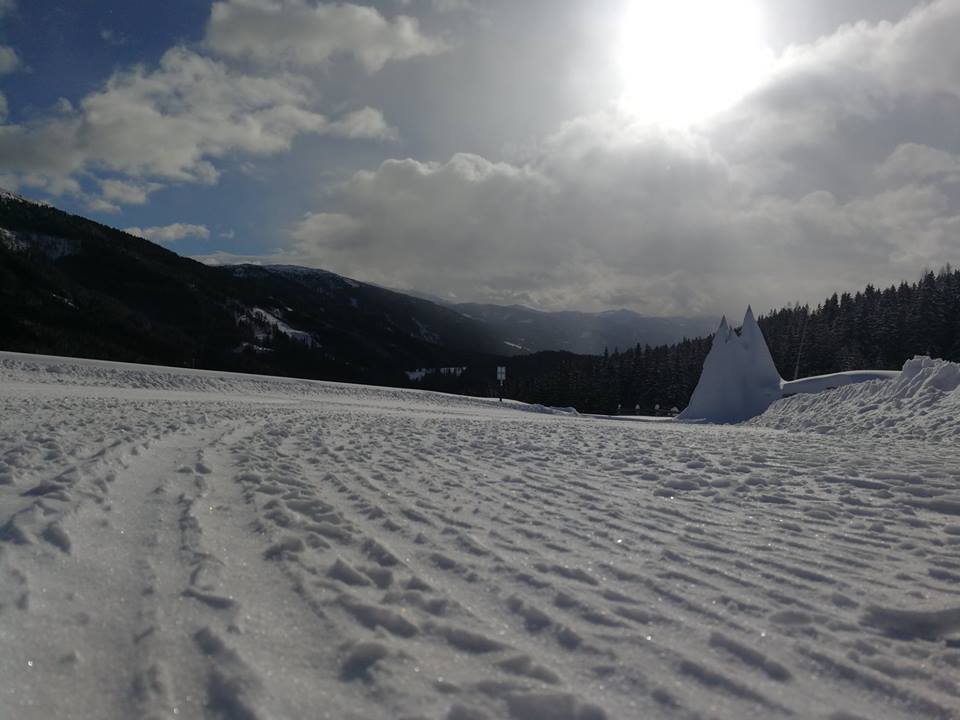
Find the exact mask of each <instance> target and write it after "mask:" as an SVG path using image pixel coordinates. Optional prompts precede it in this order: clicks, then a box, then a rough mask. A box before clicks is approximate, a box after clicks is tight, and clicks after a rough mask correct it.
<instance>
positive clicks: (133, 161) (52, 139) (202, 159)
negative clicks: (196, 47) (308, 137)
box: [0, 47, 396, 202]
mask: <svg viewBox="0 0 960 720" xmlns="http://www.w3.org/2000/svg"><path fill="white" fill-rule="evenodd" d="M305 133H313V134H321V135H323V134H327V135H336V136H342V137H350V138H368V139H376V140H379V139H389V138H391V137H393V136H395V133H396V131H395V130H393V129H392V128H390V127H389V126H388V125H387V124H386V122H385V121H384V119H383V116H382V115H381V114H380V113H379V111H377V110H373V109H371V108H364V109H362V110H359V111H355V112H352V113H347V114H346V115H344V116H343V117H342V118H340V119H337V120H333V121H331V120H329V119H328V118H327V117H326V116H325V115H324V114H322V113H321V112H320V111H319V110H318V109H317V108H316V105H315V92H314V89H313V86H312V84H311V83H310V82H309V81H308V80H306V79H305V78H302V77H299V76H296V75H292V74H289V73H277V74H274V75H271V76H257V75H248V74H243V73H239V72H236V71H234V70H231V69H230V68H228V67H227V66H226V65H225V64H224V63H221V62H219V61H216V60H213V59H210V58H208V57H204V56H203V55H199V54H197V53H195V52H193V51H191V50H188V49H186V48H182V47H178V48H173V49H171V50H169V51H167V52H166V53H165V54H164V56H163V57H162V59H161V61H160V66H159V67H158V68H157V69H155V70H153V71H149V70H147V69H146V68H144V67H142V66H136V67H133V68H131V69H129V70H123V71H118V72H116V73H114V75H113V76H111V78H110V79H109V80H108V81H107V83H106V85H105V86H104V87H103V88H102V89H100V90H98V91H96V92H93V93H90V94H89V95H87V96H86V97H84V98H83V99H82V100H81V101H80V103H79V107H78V108H77V109H76V110H75V111H71V110H70V108H69V106H58V114H57V115H53V116H49V117H46V118H43V119H41V120H39V121H37V122H35V123H32V124H29V125H6V126H0V155H2V156H3V157H4V164H5V169H6V170H8V171H11V172H18V173H20V174H21V176H22V180H23V183H24V184H26V185H34V186H38V187H43V188H44V189H46V190H48V191H49V192H52V193H60V192H79V185H78V184H77V182H76V177H77V176H79V175H81V174H83V173H86V172H91V171H93V172H97V171H109V172H112V173H115V174H119V175H122V176H125V178H126V180H125V181H124V182H123V184H122V185H121V184H117V183H113V182H110V181H106V182H104V183H103V187H104V189H105V191H107V192H111V193H112V195H105V196H104V198H105V199H106V200H108V201H120V202H140V200H141V198H142V197H144V196H143V194H142V193H141V192H140V191H133V192H131V188H147V187H149V188H151V189H153V190H155V189H157V187H159V186H158V185H156V184H149V183H146V182H145V181H146V180H152V181H156V182H167V183H169V182H192V183H206V184H211V183H215V182H216V181H217V179H218V176H219V170H218V169H217V167H216V165H215V164H214V162H215V161H216V160H218V159H220V158H223V157H225V156H227V155H230V154H246V155H273V154H277V153H282V152H285V151H287V150H289V148H290V146H291V143H292V142H293V140H294V138H296V137H297V136H298V135H302V134H305Z"/></svg>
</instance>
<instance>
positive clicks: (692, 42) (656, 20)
mask: <svg viewBox="0 0 960 720" xmlns="http://www.w3.org/2000/svg"><path fill="white" fill-rule="evenodd" d="M626 2H627V4H626V7H625V10H624V14H623V18H622V21H621V26H620V38H619V44H618V61H619V66H620V73H621V76H622V78H621V79H622V84H623V90H622V95H621V97H620V105H621V107H622V108H623V109H624V110H625V111H627V112H629V113H631V114H633V115H635V116H637V117H639V118H641V119H644V120H647V121H650V122H655V123H660V124H665V125H671V126H690V125H696V124H698V123H700V122H702V121H704V120H706V119H707V118H709V117H710V116H711V115H713V114H715V113H718V112H720V111H722V110H726V109H727V108H729V107H731V106H732V105H734V104H735V103H736V102H737V101H738V100H740V99H741V98H743V97H744V96H745V95H746V94H747V93H749V92H750V91H751V90H752V89H754V88H755V87H756V86H757V85H758V84H759V83H760V82H761V81H762V80H763V78H764V76H765V75H767V73H768V72H769V71H770V68H771V66H772V64H773V60H774V56H773V52H772V51H771V50H770V48H769V47H768V46H767V44H766V42H765V40H764V33H763V18H762V15H761V13H760V10H759V8H758V7H757V5H756V3H755V1H754V0H626Z"/></svg>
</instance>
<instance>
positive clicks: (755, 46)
mask: <svg viewBox="0 0 960 720" xmlns="http://www.w3.org/2000/svg"><path fill="white" fill-rule="evenodd" d="M956 37H960V0H934V1H932V2H916V1H915V0H726V1H725V2H724V3H718V2H715V0H524V2H515V1H514V0H383V1H382V2H372V3H369V4H360V3H357V4H351V3H325V2H318V1H317V0H217V1H216V2H212V3H210V2H204V1H203V0H165V2H163V3H140V2H128V1H126V0H85V1H84V2H82V3H79V2H76V1H75V0H69V1H65V2H53V1H52V0H0V186H2V187H5V188H7V189H9V190H13V191H16V192H19V193H21V194H23V195H25V196H27V197H30V198H34V199H38V200H42V201H46V202H50V203H52V204H54V205H56V206H58V207H61V208H63V209H65V210H68V211H70V212H74V213H78V214H82V215H85V216H87V217H91V218H94V219H96V220H98V221H100V222H103V223H106V224H108V225H111V226H114V227H119V228H123V229H128V230H129V231H130V232H133V233H135V234H138V235H141V236H143V237H147V238H149V239H151V240H153V241H155V242H158V243H161V244H162V245H164V246H165V247H168V248H170V249H172V250H174V251H176V252H178V253H180V254H184V255H189V256H192V257H197V258H199V259H203V260H205V261H207V262H215V263H216V262H219V263H229V262H264V263H288V264H299V265H309V266H314V267H322V268H325V269H328V270H332V271H334V272H338V273H342V274H345V275H348V276H350V277H354V278H357V279H360V280H365V281H369V282H375V283H379V284H383V285H387V286H390V287H395V288H399V289H412V290H416V291H419V292H423V293H430V294H433V295H435V296H438V297H441V298H445V299H449V300H462V301H483V302H496V303H501V304H509V303H520V304H524V305H528V306H532V307H536V308H540V309H547V310H556V309H578V310H591V311H593V310H603V309H610V308H619V307H626V308H630V309H633V310H637V311H639V312H642V313H646V314H650V315H717V316H719V314H720V313H721V312H727V313H729V314H731V315H733V316H739V315H740V314H742V309H743V307H745V306H746V305H747V304H748V303H752V304H753V306H754V308H755V309H757V310H758V311H759V312H763V311H764V310H767V309H770V308H775V307H781V306H784V305H786V304H788V303H792V302H810V303H812V304H816V303H817V302H819V301H821V300H822V299H824V298H826V297H827V296H829V295H830V294H831V293H833V292H835V291H838V292H842V291H855V290H858V289H861V288H862V287H863V286H865V285H866V284H867V283H873V284H874V285H878V286H884V285H887V284H889V283H892V282H898V281H900V280H907V281H914V280H916V279H918V278H919V277H920V275H921V273H922V272H923V271H924V270H925V269H933V270H936V269H938V268H939V267H941V266H942V265H944V264H945V263H947V262H951V263H953V264H957V262H958V255H960V122H957V118H958V117H960V43H957V42H956Z"/></svg>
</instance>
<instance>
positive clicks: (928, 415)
mask: <svg viewBox="0 0 960 720" xmlns="http://www.w3.org/2000/svg"><path fill="white" fill-rule="evenodd" d="M895 375H896V377H895V379H893V380H886V381H885V380H875V381H873V382H866V383H863V384H856V385H850V386H847V387H841V388H838V389H836V390H831V391H829V392H824V393H820V394H816V395H797V396H795V397H790V398H786V399H784V400H781V401H780V402H778V403H776V404H774V405H773V406H772V407H771V408H770V409H769V410H767V411H766V413H764V414H763V415H761V416H760V417H758V418H756V419H755V420H754V421H753V423H754V424H756V425H760V426H764V427H772V428H779V429H782V430H794V431H801V430H802V431H813V432H821V433H846V432H856V433H858V434H867V435H875V436H896V437H900V438H916V439H918V440H926V439H935V440H952V441H957V440H960V389H958V388H960V365H958V364H957V363H952V362H946V361H944V360H933V359H931V358H929V357H916V358H914V359H913V360H908V361H907V362H906V364H905V365H904V366H903V370H902V371H901V372H899V373H896V374H895ZM958 490H960V488H958Z"/></svg>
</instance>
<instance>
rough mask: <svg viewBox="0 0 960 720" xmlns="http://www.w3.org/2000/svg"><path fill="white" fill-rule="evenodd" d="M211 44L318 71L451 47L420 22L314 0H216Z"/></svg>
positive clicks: (376, 64)
mask: <svg viewBox="0 0 960 720" xmlns="http://www.w3.org/2000/svg"><path fill="white" fill-rule="evenodd" d="M206 42H207V44H208V45H209V46H210V47H211V48H212V49H213V50H214V51H215V52H217V53H219V54H221V55H223V56H227V57H232V58H246V59H250V60H253V61H256V62H257V63H259V64H262V65H278V64H290V65H294V66H298V67H315V66H319V65H323V64H325V63H327V62H328V61H329V60H330V59H331V58H333V57H335V56H338V55H344V56H351V57H353V58H355V59H356V60H357V61H359V62H360V63H361V64H362V65H363V67H364V68H366V70H367V71H369V72H376V71H377V70H379V69H380V68H382V67H383V66H384V65H385V64H386V63H388V62H390V61H393V60H406V59H409V58H413V57H418V56H423V55H436V54H437V53H440V52H443V51H444V50H445V49H446V45H445V43H443V41H441V40H439V39H437V38H432V37H429V36H426V35H424V34H423V33H422V32H421V31H420V27H419V24H418V23H417V20H416V19H415V18H412V17H408V16H406V15H399V16H397V17H395V18H393V19H392V20H390V19H387V18H385V17H384V16H383V15H381V14H380V13H379V12H378V11H377V10H376V9H375V8H372V7H366V6H362V5H354V4H351V3H336V4H332V3H314V2H310V1H309V0H222V1H221V2H215V3H214V4H213V8H212V10H211V12H210V20H209V23H208V25H207V34H206Z"/></svg>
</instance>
